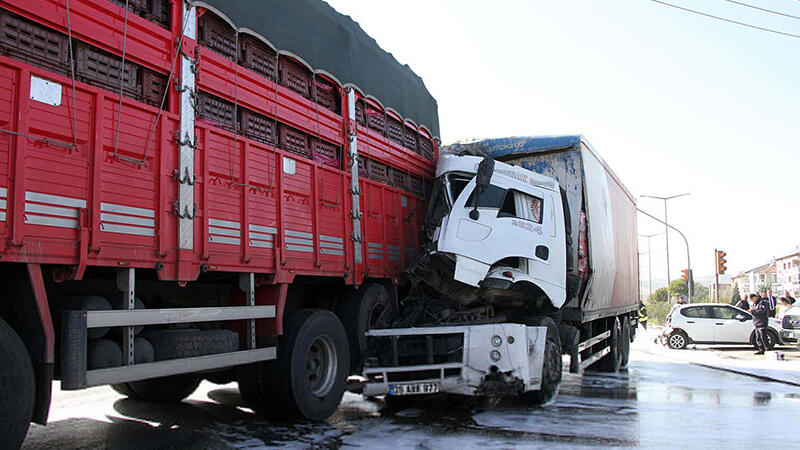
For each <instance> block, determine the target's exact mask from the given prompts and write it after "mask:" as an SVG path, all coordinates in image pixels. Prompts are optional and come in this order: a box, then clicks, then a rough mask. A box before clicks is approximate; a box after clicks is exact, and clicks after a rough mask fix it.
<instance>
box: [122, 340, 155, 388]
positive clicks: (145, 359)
mask: <svg viewBox="0 0 800 450" xmlns="http://www.w3.org/2000/svg"><path fill="white" fill-rule="evenodd" d="M133 345H134V348H133V354H134V360H135V363H136V364H145V363H149V362H153V361H155V352H154V350H153V346H152V345H150V342H149V341H148V340H147V339H144V338H140V337H137V338H136V339H135V340H134V344H133ZM111 389H114V390H115V391H117V393H119V394H122V395H124V396H126V397H130V398H138V397H137V396H136V393H135V392H133V389H131V388H130V386H128V383H118V384H112V385H111Z"/></svg>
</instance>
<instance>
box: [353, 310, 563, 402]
mask: <svg viewBox="0 0 800 450" xmlns="http://www.w3.org/2000/svg"><path fill="white" fill-rule="evenodd" d="M443 335H446V336H449V337H450V338H451V339H452V336H453V335H460V336H461V340H460V341H457V342H458V355H459V356H460V357H459V358H455V359H453V358H451V359H450V360H448V361H446V362H445V361H443V360H442V354H441V353H440V352H439V350H442V347H441V346H439V345H438V343H437V342H438V341H435V339H436V336H443ZM367 336H369V337H370V338H371V339H382V340H385V341H386V343H387V345H386V346H384V347H381V348H383V351H381V352H380V353H379V354H376V355H374V356H373V357H372V358H368V359H367V362H368V363H369V364H367V365H366V367H365V368H364V372H363V376H364V378H366V380H367V381H366V382H365V383H364V384H363V393H364V395H366V396H377V395H413V394H428V393H434V392H435V393H448V394H460V395H470V396H481V395H493V394H497V393H503V392H507V393H511V391H514V392H519V393H521V392H527V391H532V390H538V389H540V388H541V377H542V366H543V364H544V350H545V341H546V339H547V328H545V327H528V326H525V325H520V324H489V325H464V326H451V327H428V328H399V329H387V330H371V331H369V332H368V333H367ZM498 337H499V339H500V341H499V342H500V345H494V344H497V342H498V341H497V338H498ZM420 340H421V341H422V342H427V345H426V346H427V349H425V350H423V351H422V353H421V354H413V355H412V354H411V352H412V351H413V350H420V349H421V347H420V346H414V345H413V343H414V342H411V344H408V342H409V341H420ZM493 341H494V343H493ZM444 350H445V352H446V353H450V354H451V355H452V354H453V349H452V348H448V349H444ZM415 358H416V359H415ZM420 358H421V359H423V360H425V361H426V362H427V364H419V363H414V361H418V360H419V359H420ZM370 360H371V361H370ZM501 384H503V385H504V386H500V385H501ZM505 385H508V386H505ZM409 386H411V387H412V388H411V389H409V388H408V387H409ZM506 387H507V389H504V388H506Z"/></svg>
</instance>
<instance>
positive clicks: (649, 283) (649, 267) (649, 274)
mask: <svg viewBox="0 0 800 450" xmlns="http://www.w3.org/2000/svg"><path fill="white" fill-rule="evenodd" d="M662 234H664V233H656V234H640V235H639V237H643V238H647V287H648V290H649V291H648V295H649V294H652V293H653V269H652V267H653V265H652V264H651V263H650V261H651V260H650V238H651V237H654V236H659V235H662ZM667 288H669V282H667Z"/></svg>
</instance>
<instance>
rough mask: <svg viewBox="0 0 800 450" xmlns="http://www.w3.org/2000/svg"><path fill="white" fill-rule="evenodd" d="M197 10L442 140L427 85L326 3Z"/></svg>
mask: <svg viewBox="0 0 800 450" xmlns="http://www.w3.org/2000/svg"><path fill="white" fill-rule="evenodd" d="M195 4H197V5H198V6H203V5H204V4H205V5H208V6H210V7H212V8H213V9H215V10H217V11H219V12H221V13H222V14H224V15H225V16H226V17H227V18H228V19H229V20H230V21H231V22H233V23H234V24H235V26H236V27H237V28H240V29H241V28H248V29H250V30H252V31H254V32H256V33H258V34H260V35H262V36H263V37H264V38H266V39H267V40H268V41H269V42H271V43H272V44H273V45H274V46H275V47H277V49H278V50H286V51H289V52H291V53H293V54H295V55H297V56H299V57H300V58H302V59H303V60H305V61H306V62H308V63H309V64H311V66H312V67H314V69H321V70H324V71H326V72H329V73H330V74H332V75H333V76H334V77H336V79H338V80H339V81H340V82H341V83H343V84H347V83H352V84H354V85H356V86H358V88H359V89H361V91H362V92H364V93H365V94H367V95H372V96H374V97H375V98H377V99H378V100H379V101H380V102H381V103H382V104H383V105H384V106H385V107H389V108H392V109H394V110H396V111H397V112H398V113H400V115H402V116H403V118H406V119H411V120H413V121H414V123H416V124H417V125H424V126H425V127H426V128H428V129H429V130H430V131H431V132H432V133H433V134H434V136H437V137H438V136H439V116H438V111H437V106H436V100H435V99H434V98H433V97H432V96H431V94H430V93H429V92H428V89H427V88H426V87H425V83H423V82H422V79H421V78H420V77H419V76H417V74H415V73H414V72H413V71H412V70H411V68H409V67H408V66H407V65H404V64H400V63H399V62H397V60H396V59H394V56H392V55H391V54H390V53H387V52H385V51H384V50H383V49H381V48H380V46H378V43H377V42H375V40H374V39H372V38H371V37H369V36H368V35H367V33H365V32H364V30H362V29H361V27H360V26H359V25H358V23H356V22H355V21H354V20H353V19H351V18H350V17H349V16H345V15H343V14H340V13H338V12H336V10H334V9H333V8H332V7H331V6H330V5H328V4H327V3H325V2H323V1H321V0H204V1H199V2H196V3H195ZM414 32H421V30H414Z"/></svg>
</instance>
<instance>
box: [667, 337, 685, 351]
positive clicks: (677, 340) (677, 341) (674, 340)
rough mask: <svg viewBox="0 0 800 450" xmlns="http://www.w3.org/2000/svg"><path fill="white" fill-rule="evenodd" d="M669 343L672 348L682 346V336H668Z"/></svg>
mask: <svg viewBox="0 0 800 450" xmlns="http://www.w3.org/2000/svg"><path fill="white" fill-rule="evenodd" d="M669 344H670V345H671V346H672V347H674V348H682V347H683V344H684V340H683V336H681V335H680V334H676V335H673V336H670V338H669Z"/></svg>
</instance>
